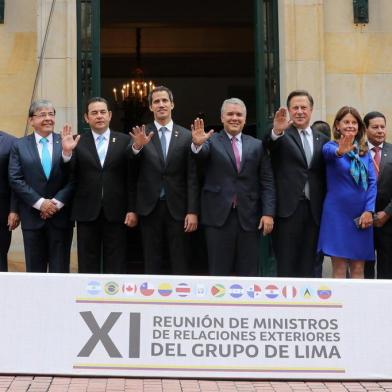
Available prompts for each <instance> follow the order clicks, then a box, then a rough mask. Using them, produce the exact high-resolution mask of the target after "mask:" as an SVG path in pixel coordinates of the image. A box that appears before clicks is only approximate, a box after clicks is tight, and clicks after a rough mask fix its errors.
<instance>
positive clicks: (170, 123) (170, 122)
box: [154, 120, 174, 132]
mask: <svg viewBox="0 0 392 392" xmlns="http://www.w3.org/2000/svg"><path fill="white" fill-rule="evenodd" d="M154 125H155V128H156V129H157V130H158V131H159V130H160V129H161V128H162V127H165V128H166V129H167V130H168V131H169V132H172V131H173V126H174V123H173V120H170V121H169V122H168V123H167V124H165V125H161V124H159V122H157V121H154Z"/></svg>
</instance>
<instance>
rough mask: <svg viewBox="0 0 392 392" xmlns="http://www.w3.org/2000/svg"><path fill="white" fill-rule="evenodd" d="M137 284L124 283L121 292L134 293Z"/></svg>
mask: <svg viewBox="0 0 392 392" xmlns="http://www.w3.org/2000/svg"><path fill="white" fill-rule="evenodd" d="M136 290H137V286H136V284H134V283H124V284H123V285H122V292H123V293H124V294H126V295H135V294H136Z"/></svg>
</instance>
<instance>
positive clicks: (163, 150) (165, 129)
mask: <svg viewBox="0 0 392 392" xmlns="http://www.w3.org/2000/svg"><path fill="white" fill-rule="evenodd" d="M167 130H168V129H167V128H166V127H162V128H161V129H160V131H161V137H160V140H161V147H162V152H163V159H164V160H165V161H166V136H165V132H166V131H167Z"/></svg>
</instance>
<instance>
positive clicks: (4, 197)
mask: <svg viewBox="0 0 392 392" xmlns="http://www.w3.org/2000/svg"><path fill="white" fill-rule="evenodd" d="M15 141H16V138H15V137H14V136H11V135H8V134H7V133H5V132H2V131H0V271H8V261H7V254H8V250H9V248H10V244H11V232H12V230H14V229H15V228H16V227H18V225H19V214H18V207H17V200H16V197H15V194H14V193H11V189H10V186H9V183H8V162H9V157H10V152H11V148H12V145H13V144H14V142H15Z"/></svg>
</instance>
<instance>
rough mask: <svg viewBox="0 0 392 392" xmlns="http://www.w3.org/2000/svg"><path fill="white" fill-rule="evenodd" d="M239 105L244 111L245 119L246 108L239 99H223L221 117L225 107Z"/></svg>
mask: <svg viewBox="0 0 392 392" xmlns="http://www.w3.org/2000/svg"><path fill="white" fill-rule="evenodd" d="M230 104H231V105H240V106H241V107H242V108H243V109H244V112H245V117H246V106H245V103H244V101H242V100H241V99H239V98H229V99H225V100H224V101H223V103H222V107H221V115H222V114H223V113H224V111H225V107H226V106H227V105H230Z"/></svg>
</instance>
